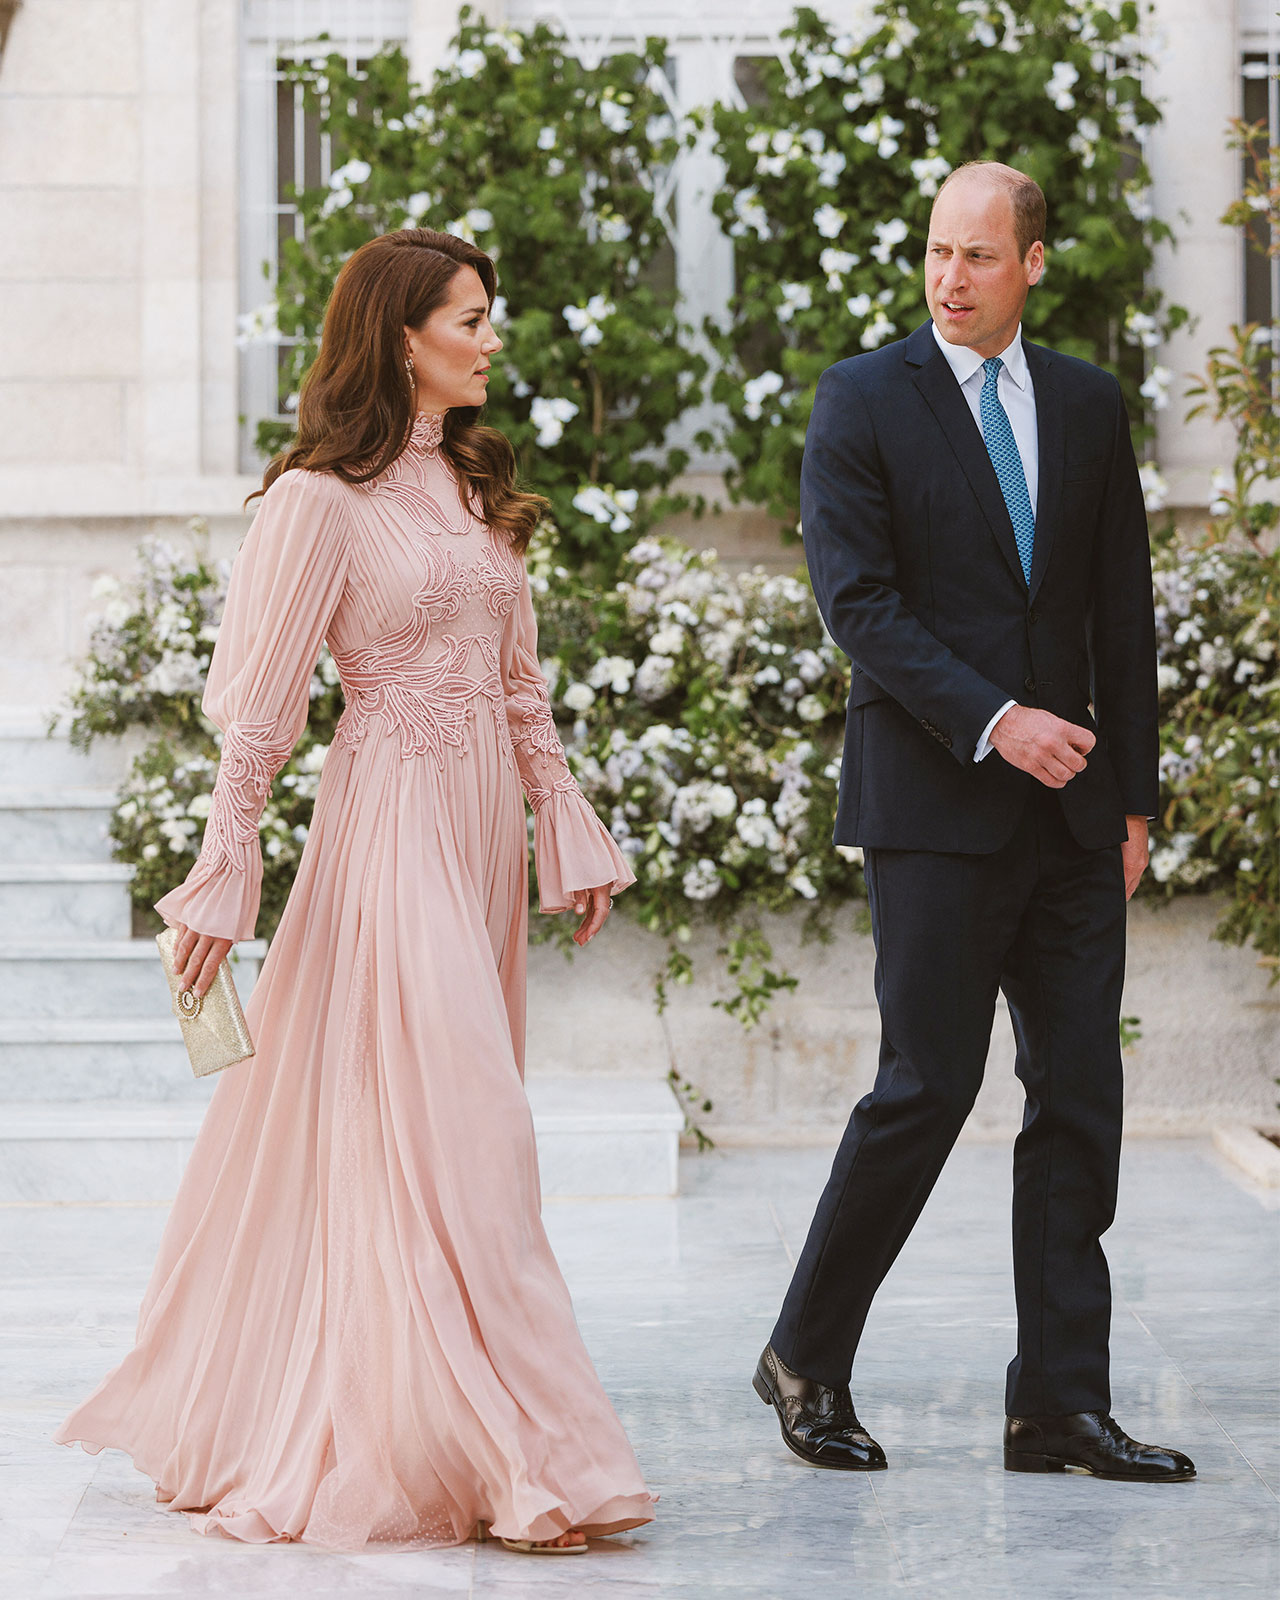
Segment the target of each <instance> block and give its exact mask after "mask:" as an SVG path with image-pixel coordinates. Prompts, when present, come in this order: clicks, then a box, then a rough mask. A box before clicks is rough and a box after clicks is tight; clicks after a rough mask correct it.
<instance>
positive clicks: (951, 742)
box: [801, 322, 1159, 854]
mask: <svg viewBox="0 0 1280 1600" xmlns="http://www.w3.org/2000/svg"><path fill="white" fill-rule="evenodd" d="M1023 348H1024V349H1025V351H1026V357H1027V365H1028V367H1029V368H1030V371H1031V381H1032V384H1033V385H1034V389H1035V400H1036V423H1037V434H1038V440H1039V479H1040V481H1039V488H1038V494H1037V500H1036V535H1035V553H1034V557H1033V561H1032V569H1031V583H1030V586H1028V584H1027V582H1026V579H1025V578H1024V577H1023V573H1022V567H1021V564H1020V562H1019V559H1018V551H1017V545H1016V543H1015V540H1014V534H1013V524H1012V522H1011V521H1010V519H1009V513H1008V510H1007V509H1006V507H1005V503H1004V496H1003V495H1002V494H1001V492H1000V485H999V483H998V482H997V481H996V475H995V469H994V468H993V467H992V465H991V459H990V457H989V456H988V454H987V450H986V446H985V444H984V443H983V439H982V434H981V431H980V430H979V428H978V426H977V424H976V423H975V422H974V420H973V413H972V412H971V411H970V409H969V406H968V404H967V402H966V401H965V398H964V396H963V395H962V394H961V392H960V386H959V384H958V383H957V382H956V379H955V375H954V373H953V372H952V371H951V368H950V366H949V365H948V364H947V360H946V358H945V356H944V355H943V354H942V352H941V351H940V350H939V349H938V347H937V343H936V341H935V339H934V337H933V331H932V327H931V325H930V324H929V323H928V322H926V323H924V324H923V325H922V326H921V327H919V328H917V329H916V331H915V332H914V333H913V334H912V335H911V336H910V337H909V338H907V339H903V340H899V341H897V342H896V343H894V344H890V345H885V346H884V347H882V348H881V349H879V350H875V351H871V352H870V353H868V354H866V355H858V356H854V357H852V358H850V359H849V360H846V361H840V362H837V363H836V365H835V366H833V367H829V368H828V369H827V371H826V372H824V373H823V375H822V378H821V379H820V381H819V383H818V389H817V395H816V397H815V401H814V408H813V416H812V419H811V420H810V423H809V428H808V433H807V435H806V438H805V452H804V468H803V473H802V477H801V527H802V529H803V535H804V548H805V556H806V559H807V561H808V564H809V572H810V574H811V576H812V579H813V588H814V593H815V595H816V596H817V601H818V606H819V608H820V610H821V612H822V616H823V619H824V621H825V622H826V624H827V628H828V630H829V631H830V633H831V635H832V637H833V638H834V639H835V641H836V643H837V644H838V645H839V646H840V647H841V649H842V650H844V651H845V653H846V654H847V655H848V656H849V657H850V659H851V661H852V663H853V678H852V684H851V689H850V694H849V709H848V717H847V722H846V729H845V749H844V764H843V769H842V772H841V779H840V804H839V809H838V812H837V817H836V828H835V841H836V843H837V844H857V845H870V846H877V847H881V848H885V849H899V850H942V851H959V852H962V853H968V854H984V853H988V852H990V851H994V850H998V849H999V848H1000V847H1001V846H1002V845H1003V844H1005V843H1006V842H1007V841H1008V840H1009V838H1010V837H1011V836H1012V834H1013V831H1014V829H1015V828H1016V826H1017V823H1018V819H1019V816H1020V815H1021V813H1022V810H1023V808H1024V807H1025V805H1026V803H1027V799H1028V796H1029V795H1030V792H1031V788H1032V786H1033V785H1034V784H1035V782H1036V780H1035V779H1033V778H1031V777H1030V776H1028V775H1027V774H1026V773H1024V772H1021V771H1019V770H1018V769H1017V768H1015V767H1012V766H1010V765H1009V764H1008V763H1007V762H1005V761H1004V760H1003V758H1002V757H1001V756H1000V754H999V752H998V751H995V750H992V751H991V753H990V754H989V755H988V756H987V757H986V758H985V760H983V761H981V762H978V763H975V762H974V759H973V757H974V752H975V750H976V748H977V744H978V740H979V739H980V738H981V736H982V731H983V729H984V728H985V727H986V725H987V723H988V722H989V721H990V720H991V718H992V717H993V716H994V715H995V713H996V712H997V711H998V710H999V708H1000V707H1001V706H1002V705H1003V704H1004V703H1005V701H1006V700H1016V701H1018V702H1019V704H1021V705H1028V706H1040V707H1043V708H1044V709H1046V710H1048V711H1052V712H1054V713H1055V714H1056V715H1057V716H1060V717H1065V718H1066V719H1067V720H1068V721H1070V722H1074V723H1078V724H1080V725H1082V726H1084V727H1087V728H1094V729H1095V730H1096V732H1097V736H1098V742H1097V744H1096V745H1095V747H1094V749H1093V751H1092V752H1091V753H1090V755H1089V757H1088V764H1087V766H1086V767H1085V770H1084V771H1083V772H1081V773H1078V774H1077V775H1076V776H1075V777H1074V778H1072V779H1071V780H1070V781H1069V782H1068V783H1067V785H1066V786H1065V788H1063V789H1062V790H1060V791H1057V792H1058V794H1059V796H1060V799H1061V804H1062V809H1063V813H1064V815H1065V817H1066V821H1067V824H1068V826H1069V827H1070V829H1071V832H1072V834H1073V835H1074V837H1075V838H1076V840H1077V842H1078V843H1079V844H1081V845H1083V846H1084V847H1085V848H1087V849H1099V848H1102V847H1103V846H1106V845H1112V844H1117V843H1119V842H1120V841H1121V840H1123V839H1124V838H1125V836H1126V824H1125V814H1126V813H1127V812H1128V813H1133V814H1135V815H1139V816H1150V815H1153V814H1154V813H1155V810H1156V804H1157V793H1158V776H1157V773H1158V765H1157V763H1158V748H1159V737H1158V720H1157V708H1156V672H1155V668H1156V652H1155V623H1154V616H1153V605H1152V595H1151V556H1150V547H1149V542H1148V534H1147V519H1146V511H1145V508H1144V505H1143V498H1142V489H1141V485H1140V483H1139V479H1138V468H1137V463H1136V461H1135V459H1134V454H1133V445H1132V442H1131V440H1130V437H1129V421H1128V417H1127V415H1126V412H1125V406H1124V401H1123V398H1122V395H1121V392H1120V386H1119V384H1118V383H1117V382H1116V380H1115V378H1113V377H1112V376H1111V375H1110V374H1109V373H1106V372H1104V371H1102V369H1101V368H1099V367H1095V366H1091V365H1090V364H1089V363H1088V362H1086V361H1079V360H1076V359H1075V358H1074V357H1072V356H1064V355H1060V354H1058V353H1057V352H1056V351H1053V350H1048V349H1045V348H1044V347H1043V346H1041V345H1035V344H1031V343H1028V342H1026V341H1024V345H1023ZM1095 718H1096V721H1095Z"/></svg>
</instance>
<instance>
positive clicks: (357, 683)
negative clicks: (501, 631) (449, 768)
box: [334, 628, 502, 767]
mask: <svg viewBox="0 0 1280 1600" xmlns="http://www.w3.org/2000/svg"><path fill="white" fill-rule="evenodd" d="M405 632H406V630H405V629H403V628H402V629H400V630H399V633H400V635H403V634H404V633H405ZM485 643H486V640H485V637H484V635H483V634H480V635H474V636H469V637H459V636H457V635H452V636H450V637H448V638H446V639H445V640H444V641H443V648H442V650H441V652H440V654H439V655H438V656H436V657H434V658H433V659H432V660H430V661H423V660H422V659H421V658H420V657H419V656H418V654H417V653H416V652H415V651H413V650H412V649H406V648H405V647H404V642H403V641H402V640H401V639H400V638H399V636H398V635H396V634H391V635H388V637H387V638H386V639H382V640H379V641H378V642H377V643H376V644H373V645H370V646H369V647H368V648H367V649H365V650H353V651H351V652H350V653H349V654H347V655H342V656H339V655H335V656H334V660H335V661H336V662H337V665H338V671H339V673H340V674H341V677H342V683H343V688H344V690H345V692H346V696H347V706H346V710H345V711H344V712H343V713H342V716H341V717H340V718H339V719H338V725H337V727H336V728H335V730H334V738H335V739H337V740H339V741H341V743H343V744H345V745H353V744H356V743H358V742H359V741H360V740H361V739H363V738H364V736H365V733H366V731H367V729H368V727H369V724H370V722H371V721H372V720H373V719H374V718H375V717H376V718H379V719H381V721H382V723H383V724H384V726H385V727H386V730H387V732H388V733H398V734H399V735H400V754H401V756H403V757H405V758H408V757H410V756H417V755H425V754H430V755H431V756H433V757H434V758H435V762H436V765H437V766H438V767H443V766H444V757H445V751H446V750H449V749H453V750H458V751H465V750H466V749H467V746H468V743H469V740H468V733H469V731H470V728H471V725H472V724H473V723H474V721H475V714H476V708H475V702H476V700H477V699H478V698H481V697H483V698H485V699H488V700H490V701H492V700H494V699H495V698H498V699H500V698H501V696H502V685H501V682H500V681H499V680H498V677H497V675H496V673H494V672H493V671H492V670H489V671H488V672H487V673H486V675H485V676H484V677H483V678H477V677H476V676H475V674H474V672H473V671H472V669H471V653H472V649H473V647H475V646H477V645H479V646H480V647H481V654H482V655H486V656H487V654H488V652H487V651H485V650H484V645H485ZM486 665H487V662H486Z"/></svg>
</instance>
